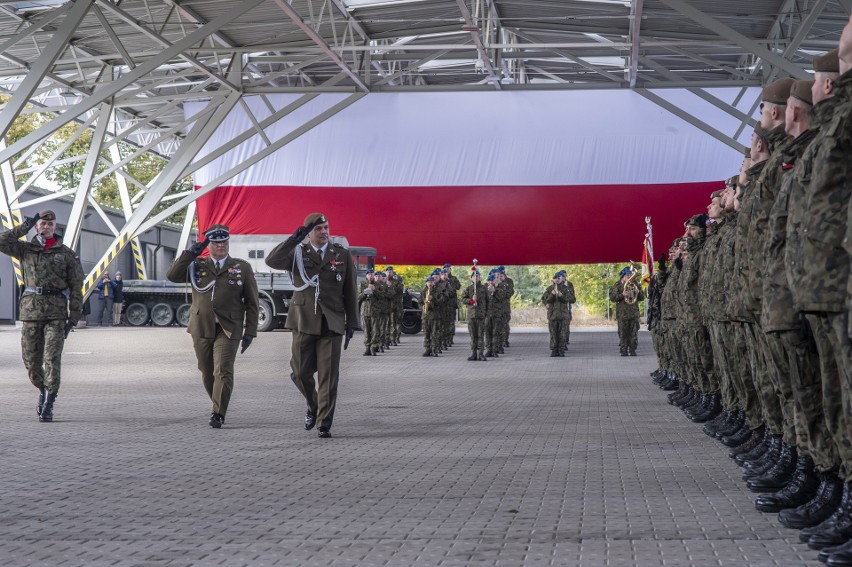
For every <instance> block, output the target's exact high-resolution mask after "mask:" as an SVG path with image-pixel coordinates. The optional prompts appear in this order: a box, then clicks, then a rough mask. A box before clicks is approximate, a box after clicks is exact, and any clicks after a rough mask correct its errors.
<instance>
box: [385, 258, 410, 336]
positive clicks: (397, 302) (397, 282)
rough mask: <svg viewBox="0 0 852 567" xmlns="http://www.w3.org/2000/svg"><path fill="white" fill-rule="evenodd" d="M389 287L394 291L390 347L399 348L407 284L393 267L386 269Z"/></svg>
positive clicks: (391, 302)
mask: <svg viewBox="0 0 852 567" xmlns="http://www.w3.org/2000/svg"><path fill="white" fill-rule="evenodd" d="M385 275H386V276H387V281H388V286H389V287H390V289H391V290H392V293H391V297H390V304H391V305H390V310H391V322H390V329H391V331H390V336H389V337H388V341H389V342H388V345H389V346H399V341H400V339H401V338H402V315H403V306H402V297H403V295H405V284H404V283H403V281H402V276H400V275H399V274H397V273H396V272H394V270H393V266H388V267H386V268H385Z"/></svg>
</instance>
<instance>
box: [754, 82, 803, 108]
mask: <svg viewBox="0 0 852 567" xmlns="http://www.w3.org/2000/svg"><path fill="white" fill-rule="evenodd" d="M794 82H795V80H794V79H791V78H790V77H785V78H783V79H778V80H777V81H773V82H772V83H771V84H769V85H767V86H766V87H764V89H763V95H762V96H761V100H763V102H771V103H772V104H777V105H780V106H786V105H787V99H788V98H790V89H791V88H793V83H794Z"/></svg>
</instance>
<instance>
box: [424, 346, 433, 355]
mask: <svg viewBox="0 0 852 567" xmlns="http://www.w3.org/2000/svg"><path fill="white" fill-rule="evenodd" d="M422 356H432V349H431V348H427V349H426V350H424V351H423V355H422Z"/></svg>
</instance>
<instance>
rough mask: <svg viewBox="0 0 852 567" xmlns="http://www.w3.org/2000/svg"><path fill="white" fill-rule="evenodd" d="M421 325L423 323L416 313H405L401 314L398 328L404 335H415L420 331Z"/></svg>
mask: <svg viewBox="0 0 852 567" xmlns="http://www.w3.org/2000/svg"><path fill="white" fill-rule="evenodd" d="M422 326H423V324H422V322H421V321H420V317H418V315H417V314H415V313H406V314H405V315H403V316H402V322H401V323H400V325H399V328H400V330H401V331H402V332H403V333H405V334H406V335H416V334H417V333H419V332H420V329H421V327H422Z"/></svg>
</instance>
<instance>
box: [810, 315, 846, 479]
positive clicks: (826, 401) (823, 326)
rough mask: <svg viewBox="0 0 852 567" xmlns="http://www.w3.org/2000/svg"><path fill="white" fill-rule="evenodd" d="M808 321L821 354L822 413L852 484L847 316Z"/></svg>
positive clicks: (842, 475) (814, 317)
mask: <svg viewBox="0 0 852 567" xmlns="http://www.w3.org/2000/svg"><path fill="white" fill-rule="evenodd" d="M807 319H808V323H810V325H811V329H812V330H813V334H814V340H815V341H816V345H817V351H818V352H819V359H820V376H821V379H822V380H821V381H822V409H823V414H824V416H825V425H826V427H827V428H828V431H829V432H830V433H831V436H832V438H833V440H834V445H835V447H836V448H837V455H838V457H839V459H840V472H839V473H838V475H839V476H840V478H841V479H844V480H845V481H846V482H852V346H850V343H849V338H848V336H847V334H846V324H845V321H844V315H843V314H842V313H816V314H808V315H807ZM832 362H833V364H832Z"/></svg>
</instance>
